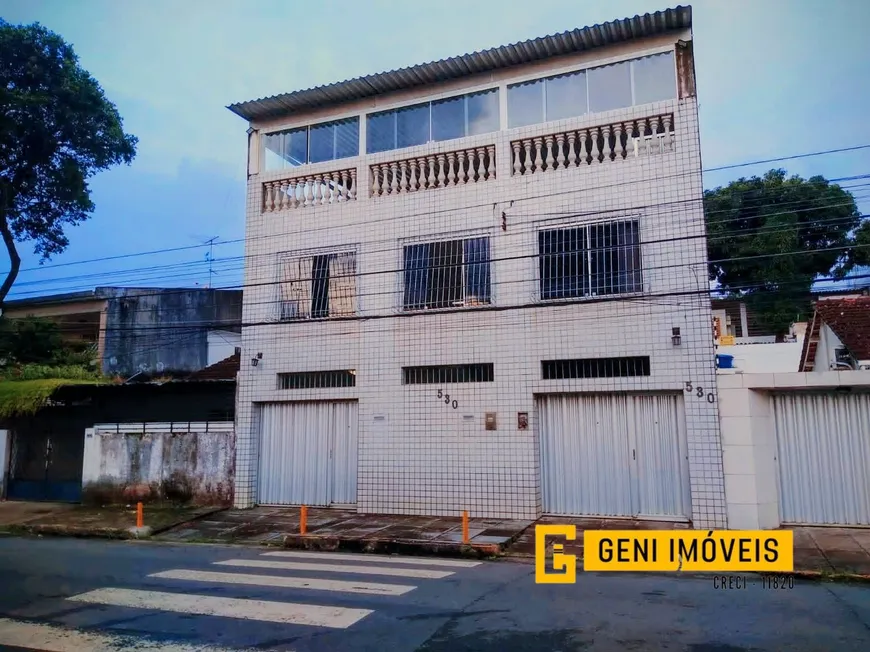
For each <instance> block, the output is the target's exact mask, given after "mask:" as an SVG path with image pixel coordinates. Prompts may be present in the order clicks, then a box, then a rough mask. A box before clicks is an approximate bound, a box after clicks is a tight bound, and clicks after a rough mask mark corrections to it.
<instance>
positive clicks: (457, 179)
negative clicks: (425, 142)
mask: <svg viewBox="0 0 870 652" xmlns="http://www.w3.org/2000/svg"><path fill="white" fill-rule="evenodd" d="M495 159H496V157H495V145H487V146H484V147H467V148H463V149H459V150H456V151H452V152H443V153H438V154H429V155H426V156H418V157H412V158H403V159H400V160H398V161H391V162H388V163H375V164H372V165H369V174H370V176H371V182H372V183H371V189H370V193H369V195H370V196H371V197H385V196H387V195H398V194H407V193H412V192H420V191H423V190H433V189H436V188H448V187H450V186H464V185H470V184H475V183H483V182H484V181H490V180H492V179H495V176H496V165H495Z"/></svg>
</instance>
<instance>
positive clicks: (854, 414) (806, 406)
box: [773, 392, 870, 525]
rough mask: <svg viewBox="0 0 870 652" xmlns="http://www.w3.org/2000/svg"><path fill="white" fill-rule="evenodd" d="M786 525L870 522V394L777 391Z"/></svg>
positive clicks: (781, 506)
mask: <svg viewBox="0 0 870 652" xmlns="http://www.w3.org/2000/svg"><path fill="white" fill-rule="evenodd" d="M773 414H774V423H775V427H776V445H777V458H778V460H779V473H778V475H779V515H780V520H781V521H782V522H783V523H805V524H818V525H870V394H834V393H832V392H828V393H813V394H804V393H798V392H790V393H789V394H781V395H780V394H774V396H773Z"/></svg>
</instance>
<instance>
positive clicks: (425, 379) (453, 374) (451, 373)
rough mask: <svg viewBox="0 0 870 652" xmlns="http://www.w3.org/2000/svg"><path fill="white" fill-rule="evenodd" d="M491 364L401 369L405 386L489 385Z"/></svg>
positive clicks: (492, 377)
mask: <svg viewBox="0 0 870 652" xmlns="http://www.w3.org/2000/svg"><path fill="white" fill-rule="evenodd" d="M494 375H495V374H494V368H493V364H492V363H491V362H487V363H482V364H446V365H433V366H428V367H402V382H403V383H404V384H405V385H445V384H448V383H491V382H492V381H493V379H494Z"/></svg>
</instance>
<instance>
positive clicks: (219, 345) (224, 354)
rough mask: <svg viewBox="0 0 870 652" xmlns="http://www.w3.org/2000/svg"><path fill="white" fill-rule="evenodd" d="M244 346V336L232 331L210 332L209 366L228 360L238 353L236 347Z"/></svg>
mask: <svg viewBox="0 0 870 652" xmlns="http://www.w3.org/2000/svg"><path fill="white" fill-rule="evenodd" d="M241 345H242V334H241V333H233V332H232V331H221V330H214V331H209V332H208V364H209V366H211V365H213V364H215V363H217V362H220V361H221V360H226V359H227V358H229V357H230V356H231V355H233V353H235V352H236V347H239V346H241Z"/></svg>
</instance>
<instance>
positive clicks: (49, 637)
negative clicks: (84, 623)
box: [0, 618, 239, 652]
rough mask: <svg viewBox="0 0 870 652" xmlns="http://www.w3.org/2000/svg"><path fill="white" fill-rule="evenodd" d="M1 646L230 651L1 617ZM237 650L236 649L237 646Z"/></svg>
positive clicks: (89, 651) (66, 650)
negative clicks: (83, 630)
mask: <svg viewBox="0 0 870 652" xmlns="http://www.w3.org/2000/svg"><path fill="white" fill-rule="evenodd" d="M0 647H3V648H6V647H19V648H29V649H32V650H40V651H41V652H106V650H128V651H129V652H206V650H207V651H208V652H230V650H229V649H225V648H218V647H215V646H213V645H204V644H203V645H187V644H183V643H176V644H173V643H169V644H167V643H158V642H157V641H150V640H148V639H143V638H136V637H132V636H123V635H116V634H101V633H96V632H81V631H78V630H75V629H67V628H65V627H58V626H56V625H48V624H44V623H31V622H26V621H21V620H11V619H9V618H0ZM236 652H239V651H238V650H237V651H236Z"/></svg>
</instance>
